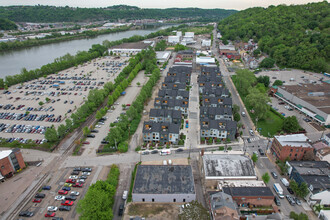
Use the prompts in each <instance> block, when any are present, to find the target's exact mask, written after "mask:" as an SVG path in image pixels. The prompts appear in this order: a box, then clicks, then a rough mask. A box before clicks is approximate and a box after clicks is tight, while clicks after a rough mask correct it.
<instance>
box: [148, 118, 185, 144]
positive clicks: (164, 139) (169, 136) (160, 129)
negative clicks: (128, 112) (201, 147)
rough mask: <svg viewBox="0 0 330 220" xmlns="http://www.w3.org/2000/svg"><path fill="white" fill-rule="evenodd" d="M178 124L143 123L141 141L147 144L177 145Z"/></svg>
mask: <svg viewBox="0 0 330 220" xmlns="http://www.w3.org/2000/svg"><path fill="white" fill-rule="evenodd" d="M180 126H181V125H180V123H179V124H173V123H169V122H153V121H145V122H144V124H143V141H144V142H148V143H160V144H178V140H179V132H180Z"/></svg>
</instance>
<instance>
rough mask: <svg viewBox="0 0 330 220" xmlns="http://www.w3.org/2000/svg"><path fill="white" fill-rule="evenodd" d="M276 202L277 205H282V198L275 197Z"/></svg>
mask: <svg viewBox="0 0 330 220" xmlns="http://www.w3.org/2000/svg"><path fill="white" fill-rule="evenodd" d="M274 202H275V204H276V205H277V206H280V205H281V200H280V199H279V198H278V197H277V196H275V197H274Z"/></svg>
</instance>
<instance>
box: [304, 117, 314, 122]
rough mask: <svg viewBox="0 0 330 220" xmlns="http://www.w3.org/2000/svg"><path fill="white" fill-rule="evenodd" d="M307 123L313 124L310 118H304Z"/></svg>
mask: <svg viewBox="0 0 330 220" xmlns="http://www.w3.org/2000/svg"><path fill="white" fill-rule="evenodd" d="M303 120H304V121H305V122H311V121H312V120H310V119H308V118H304V119H303Z"/></svg>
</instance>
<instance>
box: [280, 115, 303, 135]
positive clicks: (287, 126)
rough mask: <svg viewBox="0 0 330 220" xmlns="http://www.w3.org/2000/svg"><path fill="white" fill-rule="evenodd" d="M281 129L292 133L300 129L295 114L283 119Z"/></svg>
mask: <svg viewBox="0 0 330 220" xmlns="http://www.w3.org/2000/svg"><path fill="white" fill-rule="evenodd" d="M283 130H284V131H285V132H287V133H293V132H297V131H299V130H300V125H299V123H298V120H297V118H296V116H289V117H286V118H285V119H284V121H283Z"/></svg>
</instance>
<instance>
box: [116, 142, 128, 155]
mask: <svg viewBox="0 0 330 220" xmlns="http://www.w3.org/2000/svg"><path fill="white" fill-rule="evenodd" d="M118 150H119V152H120V153H125V152H127V150H128V143H126V142H121V143H120V144H119V145H118Z"/></svg>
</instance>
